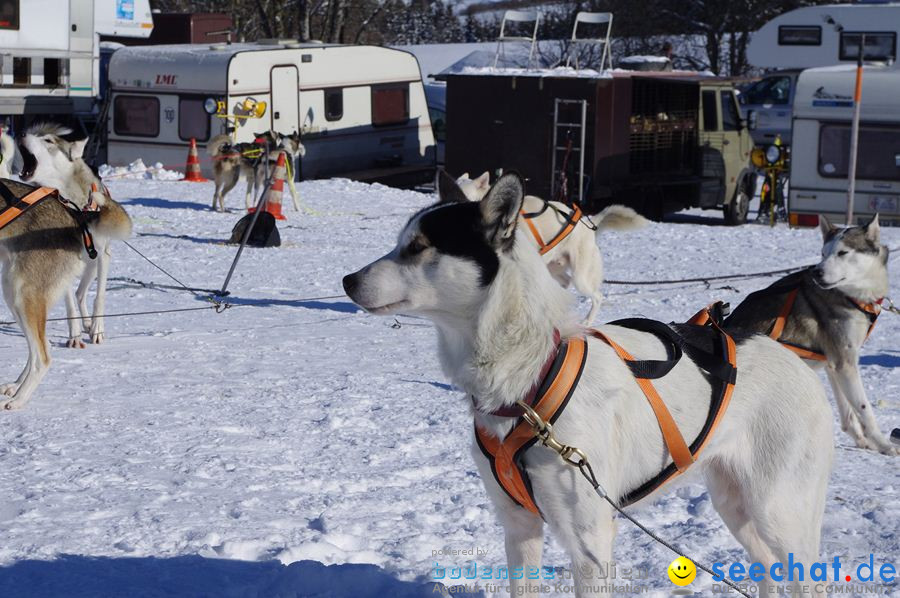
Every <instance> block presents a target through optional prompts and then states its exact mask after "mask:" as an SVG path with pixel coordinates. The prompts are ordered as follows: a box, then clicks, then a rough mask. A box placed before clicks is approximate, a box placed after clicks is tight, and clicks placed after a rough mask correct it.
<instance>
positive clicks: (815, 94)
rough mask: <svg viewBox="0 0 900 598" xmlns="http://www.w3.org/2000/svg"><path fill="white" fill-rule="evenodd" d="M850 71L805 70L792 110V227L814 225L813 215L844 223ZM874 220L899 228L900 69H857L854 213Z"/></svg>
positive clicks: (844, 67) (841, 68) (853, 76)
mask: <svg viewBox="0 0 900 598" xmlns="http://www.w3.org/2000/svg"><path fill="white" fill-rule="evenodd" d="M855 85H856V68H855V67H853V66H850V65H840V66H833V67H824V68H816V69H807V70H805V71H803V72H802V73H800V76H799V77H798V79H797V89H796V93H795V97H794V103H793V115H794V116H793V128H794V147H795V148H801V147H802V148H803V151H799V149H798V150H795V151H794V153H793V156H792V158H791V175H790V176H791V178H790V181H791V183H790V191H789V197H788V213H789V219H790V223H791V225H792V226H814V225H815V224H817V222H818V215H819V214H826V215H829V216H830V217H833V218H832V219H833V220H834V221H835V222H843V220H844V218H845V212H846V208H847V189H848V179H847V173H848V166H849V163H850V128H851V120H852V117H853V93H854V89H855ZM876 213H878V214H880V220H881V222H882V223H886V224H890V223H893V224H900V69H898V68H897V67H896V66H886V65H872V66H866V67H864V69H863V83H862V101H861V103H860V127H859V149H858V158H857V169H856V194H855V199H854V203H853V214H854V217H855V218H856V219H857V221H865V220H867V219H869V218H871V217H872V216H874V215H875V214H876Z"/></svg>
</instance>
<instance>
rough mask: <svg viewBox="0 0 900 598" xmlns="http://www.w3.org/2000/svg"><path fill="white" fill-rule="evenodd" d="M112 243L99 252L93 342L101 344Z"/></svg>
mask: <svg viewBox="0 0 900 598" xmlns="http://www.w3.org/2000/svg"><path fill="white" fill-rule="evenodd" d="M111 245H112V244H111V243H110V242H109V241H108V240H107V241H106V246H105V247H104V248H103V249H101V250H100V251H99V252H98V253H97V259H96V260H95V261H96V262H97V296H96V297H94V313H93V317H92V318H91V331H90V333H91V342H92V343H94V344H95V345H99V344H100V343H102V342H103V335H104V325H103V324H104V323H103V314H104V313H105V311H106V277H107V275H108V274H109V261H110V258H111V256H112V253H111Z"/></svg>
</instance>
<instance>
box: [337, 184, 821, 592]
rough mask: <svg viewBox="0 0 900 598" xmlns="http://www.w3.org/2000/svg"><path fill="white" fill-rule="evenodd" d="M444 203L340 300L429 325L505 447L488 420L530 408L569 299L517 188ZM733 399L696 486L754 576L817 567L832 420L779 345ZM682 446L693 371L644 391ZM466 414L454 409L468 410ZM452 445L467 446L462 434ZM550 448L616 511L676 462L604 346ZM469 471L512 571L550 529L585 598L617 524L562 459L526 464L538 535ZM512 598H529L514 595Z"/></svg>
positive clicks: (741, 378)
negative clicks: (615, 502) (757, 565)
mask: <svg viewBox="0 0 900 598" xmlns="http://www.w3.org/2000/svg"><path fill="white" fill-rule="evenodd" d="M439 191H440V202H439V203H437V204H436V205H433V206H431V207H428V208H425V209H424V210H422V211H420V212H419V213H417V214H415V215H414V216H413V217H412V218H411V219H410V220H409V222H407V224H406V226H404V227H403V229H402V230H401V232H400V235H399V237H398V240H397V244H396V246H395V247H394V248H393V249H392V250H391V251H390V252H389V253H388V254H387V255H385V256H383V257H381V258H379V259H377V260H376V261H374V262H372V263H371V264H369V265H368V266H366V267H364V268H363V269H361V270H359V271H358V272H355V273H353V274H349V275H347V276H346V277H345V278H344V281H343V284H344V289H345V290H346V292H347V294H348V295H349V296H350V298H351V299H352V300H353V301H354V302H356V303H357V304H358V305H360V306H361V307H363V308H364V309H365V310H367V311H368V312H370V313H373V314H384V315H390V314H397V313H408V314H419V315H422V316H424V317H426V318H429V319H431V320H432V321H434V323H435V325H436V326H437V331H438V353H439V357H440V361H441V365H442V366H443V370H444V372H445V374H446V375H447V376H448V378H449V379H450V380H451V381H452V382H453V383H454V384H455V385H456V386H457V387H459V388H461V389H463V390H464V391H465V392H466V393H467V395H468V396H469V397H477V405H476V407H475V409H474V418H475V420H476V422H477V423H478V424H479V426H481V427H482V428H483V429H485V430H489V431H490V432H491V433H492V434H494V435H496V436H497V437H498V438H504V437H505V435H506V434H507V433H508V432H509V431H510V429H511V428H512V426H513V425H514V424H515V422H514V421H513V419H514V418H509V417H499V416H495V415H488V414H490V413H493V412H496V411H497V410H498V409H500V408H502V407H509V406H512V405H513V404H515V402H516V401H517V400H519V399H521V398H523V397H525V396H526V394H527V393H528V392H529V389H531V387H532V385H533V384H534V383H535V381H536V380H537V379H538V378H539V377H540V370H541V368H542V365H543V364H544V363H545V361H546V360H547V357H548V355H551V354H552V352H553V351H554V346H555V340H554V329H556V330H559V331H560V332H561V334H562V335H563V336H564V337H565V336H567V335H568V336H571V335H579V334H581V333H582V329H581V328H580V326H579V325H578V324H577V323H576V322H575V316H574V314H573V312H572V309H571V307H572V298H571V295H570V294H569V293H568V292H566V291H565V290H564V289H563V288H561V287H560V286H559V285H558V284H556V282H555V281H554V280H553V278H552V276H551V275H550V273H549V272H548V270H547V268H546V267H545V266H544V263H543V261H542V259H541V257H540V256H539V255H538V252H537V251H535V248H534V244H533V243H531V241H530V239H528V238H527V237H525V236H524V235H525V234H527V233H523V232H517V223H518V221H519V219H518V215H519V212H520V209H521V207H522V201H523V197H524V188H523V182H522V180H521V179H520V178H519V177H518V176H517V175H515V174H505V175H503V176H502V177H500V178H499V180H498V181H497V182H496V184H495V185H494V186H493V187H492V188H491V189H490V191H489V192H488V193H487V195H486V196H485V197H484V199H483V200H481V201H480V202H470V201H468V200H467V199H466V197H465V195H464V194H463V192H462V191H461V190H460V189H459V187H458V186H457V185H456V184H455V182H454V181H453V180H452V179H451V178H449V177H446V176H444V177H442V178H441V179H440V184H439ZM601 330H602V331H603V332H604V333H605V334H607V335H608V336H609V337H611V338H613V339H614V340H615V341H616V342H618V343H620V344H621V345H623V346H624V347H625V348H626V349H627V350H628V351H629V352H630V353H632V354H633V355H636V356H637V357H638V358H640V359H665V358H666V353H667V351H666V349H665V346H664V344H663V343H662V342H661V341H659V339H658V338H657V337H656V336H654V335H652V334H649V333H645V332H639V331H636V330H633V329H630V328H622V327H618V326H604V327H602V328H601ZM737 369H738V375H737V385H736V388H735V391H734V394H733V395H732V399H731V405H730V407H729V409H728V411H727V412H726V413H725V415H724V416H723V418H722V422H721V424H720V425H719V428H718V431H717V432H716V433H715V435H714V436H713V437H712V439H711V440H710V443H709V444H708V446H707V448H706V450H705V452H703V453H702V454H701V456H700V457H699V459H698V461H697V464H696V465H694V467H693V468H692V469H691V471H694V470H697V471H702V472H703V475H704V477H705V479H706V482H707V484H708V487H709V492H710V496H711V498H712V501H713V504H714V506H715V508H716V509H717V510H718V512H719V513H720V515H721V516H722V519H723V520H724V521H725V523H726V525H727V526H728V528H729V529H730V530H731V532H732V533H733V534H734V536H735V537H736V538H737V540H738V541H739V542H740V543H741V544H742V545H743V546H744V548H746V549H747V551H748V552H749V553H750V556H751V559H752V560H753V561H758V562H761V563H764V564H766V570H768V567H769V565H770V564H772V563H774V562H776V561H781V562H786V561H785V559H787V558H788V553H793V559H794V560H795V561H796V560H799V561H803V562H807V563H811V562H813V561H815V560H816V559H817V557H818V554H819V540H820V533H821V524H822V516H823V511H824V508H825V491H826V486H827V482H828V478H829V474H830V470H831V461H832V453H833V447H832V418H831V411H830V409H829V406H828V401H827V399H826V397H825V392H824V389H823V388H822V385H821V383H820V382H819V380H818V378H817V377H816V375H815V373H814V372H813V371H812V370H811V369H810V368H808V367H806V366H805V365H803V362H802V361H801V360H800V359H799V358H797V357H795V356H793V355H791V354H789V353H787V352H786V351H785V350H784V349H783V348H781V347H780V346H779V345H778V344H777V343H775V342H774V341H773V340H771V339H768V338H765V337H762V336H753V337H749V338H746V339H743V340H740V341H739V343H738V348H737ZM654 383H655V385H656V387H657V390H658V391H659V394H660V395H661V396H662V397H663V399H664V400H665V401H666V403H667V404H668V407H669V410H670V411H671V413H672V415H673V417H674V419H675V421H676V423H677V424H678V426H679V428H680V429H681V430H682V432H683V434H684V437H685V438H694V437H696V436H697V434H698V432H699V431H700V430H701V428H702V426H703V425H704V421H705V419H706V417H707V408H708V406H709V404H710V396H711V386H710V382H709V381H708V380H707V378H706V377H705V375H704V374H703V373H702V372H701V370H700V369H699V368H698V367H696V365H695V364H694V363H693V362H692V361H690V360H689V359H683V360H681V361H680V362H679V364H678V365H677V366H675V368H674V369H673V370H672V371H671V372H670V373H669V374H668V375H666V376H665V377H663V378H661V379H659V380H656V381H654ZM474 404H475V401H473V400H472V399H471V398H467V399H466V401H465V402H464V403H462V404H460V408H461V409H467V410H468V409H472V405H474ZM459 433H460V434H466V432H464V431H459ZM554 433H555V436H556V438H557V439H558V440H559V441H560V442H563V443H565V444H568V445H572V446H575V447H579V448H581V449H582V450H584V451H585V453H586V454H587V456H588V457H589V459H590V462H591V464H592V465H593V469H594V471H595V472H596V474H597V478H598V480H599V481H600V483H601V484H602V485H603V486H604V487H605V488H606V490H607V491H608V492H609V494H610V496H612V497H614V498H616V497H621V496H623V495H624V494H625V493H627V492H628V491H630V490H632V489H634V488H636V487H638V486H639V485H641V484H643V483H644V482H646V481H647V480H649V479H651V478H653V477H654V476H655V475H656V474H657V473H659V472H660V471H661V470H662V469H663V468H664V467H665V466H666V465H667V464H669V463H671V458H670V457H669V454H668V452H667V449H666V447H665V445H664V442H663V438H662V435H661V434H660V432H659V426H658V424H657V421H656V419H655V417H654V414H653V411H652V409H651V407H650V406H649V404H648V402H647V399H646V398H645V397H644V395H643V393H642V392H641V390H640V388H639V387H638V384H637V383H636V382H635V379H634V378H633V376H632V373H631V370H630V369H629V368H628V367H627V366H626V365H625V363H624V362H623V361H622V360H621V359H620V358H619V357H618V356H617V355H616V353H615V352H614V351H613V349H611V348H610V347H609V346H607V345H606V344H604V343H602V342H601V341H595V340H593V339H589V351H588V355H587V363H586V364H585V366H584V371H583V374H582V377H581V382H580V384H579V385H578V387H577V388H576V389H575V391H574V394H573V395H572V396H571V398H570V400H569V402H568V405H567V407H566V409H565V411H564V412H563V413H562V415H561V416H560V417H559V419H558V420H557V421H556V423H555V424H554ZM472 452H473V455H474V458H475V460H476V462H477V464H478V467H479V469H480V471H481V477H482V479H483V481H484V484H485V487H486V489H487V491H488V494H489V495H490V497H491V499H492V501H493V503H494V505H495V507H496V508H497V511H498V514H499V516H500V519H501V522H502V523H503V526H504V530H505V535H506V553H507V559H508V565H509V567H510V568H516V567H539V566H540V561H541V550H542V548H543V544H544V541H543V533H544V520H546V522H547V524H548V525H549V527H550V529H552V530H553V531H554V532H555V534H556V535H557V537H558V538H559V540H560V541H561V542H562V544H563V546H564V547H565V548H566V549H567V551H568V553H569V555H570V557H571V558H572V561H573V564H574V565H576V566H574V567H573V571H574V575H575V577H576V581H577V585H578V586H579V587H580V588H581V590H582V591H581V592H580V594H579V595H582V596H583V595H586V593H587V590H586V589H585V588H584V586H585V582H587V580H586V579H584V578H583V577H580V576H583V575H584V573H583V571H584V569H583V568H582V565H583V566H586V567H588V568H590V570H597V569H596V568H597V567H606V566H608V563H609V562H610V561H612V558H613V540H614V536H615V525H614V521H613V512H612V508H611V507H610V506H609V505H608V504H607V503H606V502H605V501H603V500H601V499H600V498H598V497H597V496H596V495H595V494H594V492H593V490H592V488H591V486H590V484H588V483H587V482H586V481H585V480H584V479H582V477H581V475H580V474H579V473H578V472H577V471H576V470H575V469H574V468H570V467H567V466H566V465H565V464H563V463H562V462H561V460H560V459H559V456H558V455H557V454H556V453H555V452H553V451H551V450H549V449H547V448H544V447H542V446H541V445H537V444H536V445H534V446H532V447H531V448H530V449H528V450H527V451H526V452H525V454H524V462H525V464H526V465H527V467H528V472H529V476H530V479H531V485H532V488H533V491H534V496H535V500H536V503H537V506H538V507H539V509H540V511H541V513H543V515H544V520H542V518H541V517H539V516H536V515H533V514H532V513H531V512H530V511H527V510H525V509H524V508H522V507H520V506H518V505H517V504H516V503H514V502H513V501H512V500H511V499H510V498H509V497H508V496H507V495H506V494H505V493H504V491H503V490H502V489H501V487H500V486H499V485H498V484H497V483H496V481H495V479H494V477H493V475H492V473H491V471H490V469H489V465H488V460H487V458H485V457H484V456H483V454H482V453H481V451H480V450H479V449H478V448H476V447H475V444H474V442H473V451H472ZM511 583H512V588H511V593H512V595H513V596H523V595H531V594H529V592H530V591H533V589H531V588H529V586H528V582H527V580H512V581H511Z"/></svg>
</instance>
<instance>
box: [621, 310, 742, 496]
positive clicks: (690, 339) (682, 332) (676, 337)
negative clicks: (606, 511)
mask: <svg viewBox="0 0 900 598" xmlns="http://www.w3.org/2000/svg"><path fill="white" fill-rule="evenodd" d="M611 324H613V325H616V326H624V327H626V328H634V329H635V330H641V331H644V332H650V333H652V334H655V335H656V336H657V337H658V338H660V339H661V340H664V342H667V343H668V344H669V347H670V349H671V348H672V347H677V348H678V351H677V353H673V358H671V359H669V360H666V361H649V362H646V361H645V362H636V364H637V365H636V366H632V365H631V363H629V366H630V367H631V368H632V372H634V371H635V367H638V368H645V369H647V370H649V371H650V372H651V373H655V372H654V371H653V370H654V369H655V368H659V369H660V370H663V369H664V370H665V373H668V372H669V371H670V370H671V369H672V368H673V367H675V364H676V363H678V359H680V357H681V353H682V351H683V352H684V354H686V355H687V356H688V358H689V359H690V360H691V361H693V362H694V363H695V364H696V365H697V367H699V368H700V369H701V370H704V371H706V372H707V373H708V374H709V377H710V382H711V384H712V396H711V399H710V405H709V412H708V413H707V416H706V421H705V422H704V424H703V428H702V429H701V430H700V433H699V434H698V435H697V437H696V438H695V439H694V441H693V442H692V443H691V444H690V446H689V447H688V448H690V450H691V454H696V452H697V450H698V449H699V448H700V447H701V446H702V445H703V443H704V442H706V439H707V438H708V437H709V435H710V433H711V432H712V429H713V423H714V422H715V420H716V417H717V416H718V414H719V412H720V411H721V409H722V406H723V402H724V399H725V392H726V389H727V387H728V385H729V384H734V383H735V382H736V380H737V369H736V368H735V367H734V366H732V365H731V364H730V363H729V362H728V344H727V341H726V336H725V334H724V333H723V332H721V331H720V330H718V329H717V328H714V327H712V326H698V325H695V324H674V323H673V324H671V325H669V326H667V325H665V324H663V323H662V322H656V321H654V320H645V319H642V318H633V319H627V320H619V321H616V322H611ZM676 354H677V356H678V358H675V357H674V355H676ZM648 363H649V364H651V365H641V364H648ZM659 364H663V365H659ZM670 364H671V365H670ZM635 375H636V376H637V374H635ZM663 375H665V374H663ZM641 376H642V377H648V376H644V375H643V374H641ZM657 377H659V376H657ZM677 471H678V468H677V467H676V466H675V463H670V464H669V465H668V466H667V467H666V468H664V469H663V470H662V471H661V472H659V474H657V475H656V476H655V477H653V478H652V479H650V480H647V481H646V482H644V483H643V484H641V485H640V486H638V487H637V488H634V489H633V490H630V491H628V492H626V493H625V494H624V495H622V496H621V497H620V498H619V501H618V502H619V506H622V507H627V506H628V505H630V504H633V503H635V502H637V501H639V500H641V499H642V498H644V497H646V496H647V495H649V494H651V493H652V492H654V491H655V490H656V489H657V488H659V487H660V486H662V485H663V484H665V483H666V482H667V481H668V480H669V479H670V478H671V477H672V476H673V475H675V474H676V473H677Z"/></svg>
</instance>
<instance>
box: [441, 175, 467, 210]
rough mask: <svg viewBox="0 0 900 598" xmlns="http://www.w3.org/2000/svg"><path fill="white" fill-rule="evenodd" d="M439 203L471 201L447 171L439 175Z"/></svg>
mask: <svg viewBox="0 0 900 598" xmlns="http://www.w3.org/2000/svg"><path fill="white" fill-rule="evenodd" d="M437 191H438V198H439V202H438V203H467V202H468V201H469V200H468V198H466V194H465V193H463V191H462V189H460V188H459V185H457V184H456V181H455V180H453V177H452V176H450V175H449V174H447V171H446V170H440V171H438V175H437Z"/></svg>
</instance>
